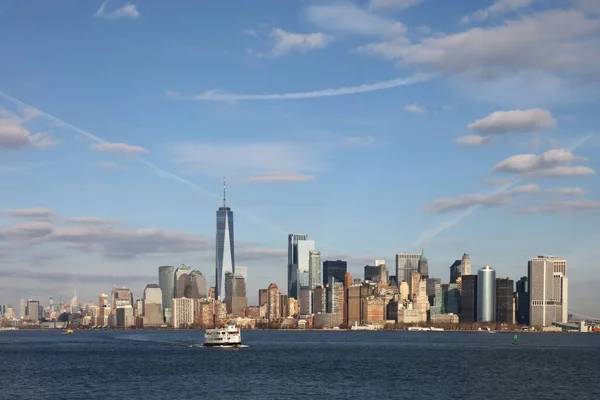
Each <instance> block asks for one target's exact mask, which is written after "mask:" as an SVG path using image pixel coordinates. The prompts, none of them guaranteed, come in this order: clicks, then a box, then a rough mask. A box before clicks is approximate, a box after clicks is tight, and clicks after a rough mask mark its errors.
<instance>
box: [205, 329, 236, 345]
mask: <svg viewBox="0 0 600 400" xmlns="http://www.w3.org/2000/svg"><path fill="white" fill-rule="evenodd" d="M241 345H242V334H241V332H240V330H239V328H238V327H236V326H235V325H227V326H225V327H224V328H221V329H207V330H206V332H205V333H204V346H213V347H214V346H222V347H225V346H227V347H229V346H233V347H238V346H241Z"/></svg>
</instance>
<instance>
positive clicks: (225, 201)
mask: <svg viewBox="0 0 600 400" xmlns="http://www.w3.org/2000/svg"><path fill="white" fill-rule="evenodd" d="M223 207H227V196H225V177H223Z"/></svg>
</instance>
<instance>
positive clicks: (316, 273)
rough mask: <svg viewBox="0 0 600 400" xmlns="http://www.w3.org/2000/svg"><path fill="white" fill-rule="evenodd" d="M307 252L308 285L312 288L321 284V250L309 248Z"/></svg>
mask: <svg viewBox="0 0 600 400" xmlns="http://www.w3.org/2000/svg"><path fill="white" fill-rule="evenodd" d="M308 254H309V255H308V286H310V288H311V290H314V289H315V288H316V287H317V285H320V284H321V252H319V251H318V250H310V251H309V252H308Z"/></svg>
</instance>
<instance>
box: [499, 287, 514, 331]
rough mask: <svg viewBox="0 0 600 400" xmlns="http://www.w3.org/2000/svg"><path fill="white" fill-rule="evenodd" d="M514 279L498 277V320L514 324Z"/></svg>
mask: <svg viewBox="0 0 600 400" xmlns="http://www.w3.org/2000/svg"><path fill="white" fill-rule="evenodd" d="M514 286H515V285H514V281H513V280H512V279H508V278H496V322H500V323H502V324H512V323H513V318H514V315H515V311H514V308H513V288H514Z"/></svg>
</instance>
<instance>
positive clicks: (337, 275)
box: [322, 260, 351, 286]
mask: <svg viewBox="0 0 600 400" xmlns="http://www.w3.org/2000/svg"><path fill="white" fill-rule="evenodd" d="M347 272H348V263H347V262H346V261H342V260H336V261H323V281H322V283H323V286H325V285H327V284H328V283H329V279H330V278H331V277H333V278H334V279H335V280H336V282H346V273H347ZM350 284H351V283H350ZM346 286H350V285H346Z"/></svg>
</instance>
